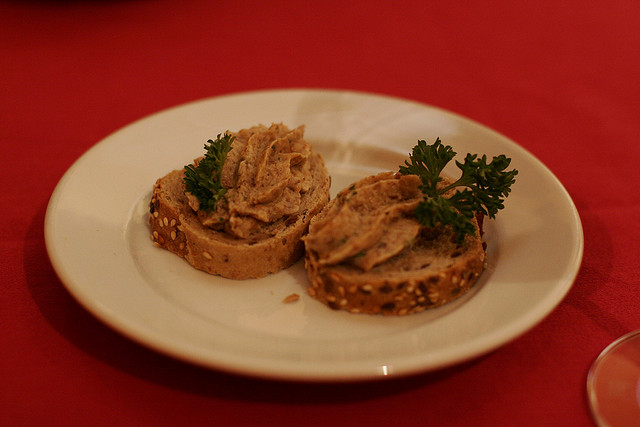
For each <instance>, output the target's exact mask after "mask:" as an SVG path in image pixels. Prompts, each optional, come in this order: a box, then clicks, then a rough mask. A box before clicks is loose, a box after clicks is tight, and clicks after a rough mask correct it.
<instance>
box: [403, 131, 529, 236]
mask: <svg viewBox="0 0 640 427" xmlns="http://www.w3.org/2000/svg"><path fill="white" fill-rule="evenodd" d="M455 155H456V152H455V151H453V149H452V148H451V147H450V146H448V145H447V146H445V145H442V141H440V138H437V139H436V141H435V142H434V143H433V144H431V145H428V144H427V143H426V142H425V141H424V140H420V141H418V144H417V145H416V146H415V147H413V150H412V153H411V154H410V155H409V160H408V161H405V164H404V166H400V173H401V174H403V175H410V174H412V175H418V176H419V177H420V180H421V181H422V185H421V186H420V189H421V190H422V192H423V193H424V195H425V198H424V200H422V201H421V202H420V204H419V205H418V207H417V208H416V210H415V214H416V217H417V218H418V221H419V222H420V223H421V224H422V225H424V226H426V227H435V226H436V225H438V224H441V225H449V226H451V227H452V228H453V230H454V232H455V233H456V237H457V239H458V242H461V241H462V240H463V239H464V236H465V235H466V234H474V233H475V227H474V225H473V223H472V222H471V221H472V218H473V217H474V215H475V214H476V213H477V212H481V213H483V214H485V215H487V216H489V217H490V218H494V217H495V215H496V214H497V213H498V211H499V210H500V209H503V208H504V199H505V198H506V197H507V196H508V195H509V193H510V192H511V185H512V184H513V183H514V182H515V176H516V175H517V174H518V171H517V170H516V169H513V170H510V171H507V170H506V169H507V168H508V167H509V164H510V163H511V159H509V158H507V157H506V156H505V155H500V156H496V157H493V159H492V160H491V162H489V163H487V156H486V155H483V156H482V157H480V158H478V156H477V155H476V154H467V155H466V157H465V159H464V162H458V161H456V166H457V167H458V168H459V169H460V170H461V172H462V175H461V176H460V178H459V179H458V180H457V181H455V182H453V183H452V184H450V185H447V186H446V187H444V188H441V189H438V188H437V185H438V182H440V181H441V180H442V177H441V176H440V174H441V173H442V170H443V169H444V168H445V166H446V165H447V164H448V163H449V162H450V161H451V160H452V159H453V158H454V157H455ZM457 187H465V188H464V189H463V190H461V191H457V192H455V193H454V194H453V195H452V196H451V197H449V198H445V197H444V196H443V194H444V193H446V192H447V191H449V190H451V189H453V188H457Z"/></svg>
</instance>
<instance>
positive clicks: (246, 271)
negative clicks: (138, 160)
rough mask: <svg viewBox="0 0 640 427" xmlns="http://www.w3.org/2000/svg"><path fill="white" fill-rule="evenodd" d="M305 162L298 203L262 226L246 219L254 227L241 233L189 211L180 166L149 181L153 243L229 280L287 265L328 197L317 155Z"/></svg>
mask: <svg viewBox="0 0 640 427" xmlns="http://www.w3.org/2000/svg"><path fill="white" fill-rule="evenodd" d="M279 126H281V125H279ZM253 130H254V128H252V131H253ZM287 131H288V130H287ZM241 136H242V135H240V137H241ZM239 139H240V138H239ZM245 143H246V141H245ZM232 151H233V150H232ZM234 154H237V153H234ZM306 162H307V163H308V166H305V167H308V168H309V171H310V178H309V179H310V182H309V183H308V185H307V186H305V187H304V188H303V189H302V190H301V191H300V195H299V196H298V200H299V207H298V208H297V209H296V210H295V211H294V212H287V214H286V215H283V216H282V217H280V218H277V219H275V220H273V221H271V222H270V223H269V224H267V225H266V228H265V229H266V230H267V231H264V230H260V229H258V230H255V229H254V228H255V226H256V224H262V222H260V221H259V220H257V219H255V218H249V219H250V223H251V226H252V227H254V228H252V229H251V232H250V233H249V232H247V233H249V235H247V236H246V237H242V236H238V235H237V234H236V235H234V234H233V233H229V232H227V230H225V229H224V228H220V227H218V228H212V227H209V226H207V225H206V221H205V222H204V223H203V221H202V216H201V215H199V214H201V213H202V211H196V210H194V208H193V202H192V201H191V202H192V203H191V204H190V200H189V199H190V197H189V196H190V194H189V193H188V192H187V193H186V194H185V192H186V186H185V182H184V177H185V174H184V169H178V170H174V171H172V172H170V173H168V174H167V175H165V176H164V177H162V178H160V179H158V180H157V181H156V183H155V185H154V186H153V193H152V197H151V203H150V216H149V223H150V226H151V235H152V240H153V242H154V244H155V245H156V246H158V247H161V248H164V249H167V250H169V251H171V252H173V253H175V254H177V255H178V256H180V257H182V258H184V259H185V260H186V261H187V262H188V263H189V264H191V265H192V266H193V267H195V268H197V269H200V270H203V271H206V272H208V273H211V274H215V275H220V276H223V277H226V278H230V279H248V278H260V277H264V276H266V275H267V274H270V273H276V272H278V271H280V270H282V269H283V268H287V267H289V266H290V265H292V264H293V263H295V262H296V261H297V260H298V259H300V257H302V255H303V253H304V244H303V242H302V241H301V238H302V236H303V235H304V234H305V233H306V232H307V230H308V226H309V222H310V220H311V218H312V217H313V216H314V215H316V214H317V213H318V212H319V211H320V210H321V209H322V207H324V205H325V204H326V203H327V202H328V200H329V187H330V183H331V179H330V177H329V173H328V171H327V169H326V167H325V164H324V161H323V159H322V157H321V156H320V155H319V154H318V153H315V152H313V151H310V152H309V153H308V157H307V158H306ZM227 194H229V193H227ZM227 214H228V213H227Z"/></svg>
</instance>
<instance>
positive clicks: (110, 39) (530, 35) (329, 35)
mask: <svg viewBox="0 0 640 427" xmlns="http://www.w3.org/2000/svg"><path fill="white" fill-rule="evenodd" d="M390 4H391V2H383V1H353V2H338V1H334V2H332V1H322V0H317V1H313V2H307V3H306V4H303V2H284V1H272V2H230V1H199V0H186V1H170V0H166V1H165V0H157V1H150V0H149V1H125V0H122V1H106V0H105V1H95V2H84V1H24V2H21V1H2V2H0V21H1V24H0V58H1V59H0V61H1V66H0V81H1V83H0V141H1V144H2V151H1V156H2V164H3V167H2V168H1V174H2V190H3V194H2V197H1V200H2V202H1V203H2V239H1V242H2V243H1V246H0V247H1V255H0V267H1V274H2V291H1V292H0V328H1V331H0V424H2V425H61V426H73V425H83V426H84V425H92V426H96V425H230V424H233V425H246V424H251V425H298V424H300V425H302V424H304V425H355V424H356V423H357V424H358V425H360V423H366V424H370V425H427V424H428V425H465V426H466V425H518V426H522V425H536V426H537V425H562V426H573V425H578V426H583V425H591V423H592V421H591V416H590V413H589V406H588V401H587V395H586V390H585V380H586V376H587V371H588V369H589V366H590V364H591V363H592V361H593V360H594V358H595V357H596V356H597V354H598V353H599V352H600V351H601V350H602V349H603V348H604V347H605V346H606V345H607V344H608V343H609V342H610V341H611V340H613V339H615V338H617V337H618V336H620V335H622V334H624V333H626V332H628V331H630V330H633V329H635V328H639V327H640V309H639V308H638V307H639V305H640V279H639V278H638V273H637V272H638V271H639V270H640V262H639V257H638V254H639V253H640V251H639V250H638V248H639V245H638V242H639V241H640V231H639V227H638V225H639V224H640V191H638V189H637V187H636V185H637V182H638V179H639V178H640V173H639V172H638V171H639V169H640V148H639V147H640V144H639V143H638V137H639V135H640V3H638V2H637V0H630V1H612V2H601V1H584V0H583V1H563V2H545V1H543V2H512V1H488V2H470V1H464V2H461V1H433V2H426V1H405V2H396V3H394V4H393V5H390ZM287 87H309V88H332V89H349V90H357V91H366V92H375V93H382V94H388V95H393V96H398V97H403V98H409V99H413V100H416V101H420V102H424V103H428V104H432V105H435V106H438V107H442V108H445V109H448V110H451V111H454V112H456V113H459V114H462V115H464V116H467V117H470V118H472V119H474V120H476V121H479V122H481V123H483V124H485V125H487V126H489V127H491V128H493V129H496V130H497V131H499V132H501V133H503V134H505V135H506V136H508V137H509V138H511V139H513V140H515V141H517V142H518V143H519V144H521V145H522V146H523V147H525V148H526V149H528V150H529V151H531V152H532V153H533V154H534V155H535V156H537V157H538V158H539V159H540V160H541V161H542V162H543V163H545V164H546V165H547V166H548V167H549V168H550V169H551V171H553V173H554V174H556V176H557V177H558V178H559V179H560V181H561V182H562V183H563V184H564V185H565V187H566V188H567V190H568V192H569V193H570V194H571V196H572V198H573V200H574V201H575V204H576V206H577V208H578V210H579V213H580V216H581V220H582V224H583V227H584V233H585V249H584V259H583V263H582V266H581V269H580V272H579V274H578V276H577V279H576V281H575V284H574V286H573V287H572V289H571V290H570V292H569V293H568V295H567V296H566V297H565V298H564V300H563V301H562V302H561V303H560V304H559V306H558V307H557V308H556V309H555V310H554V311H553V312H552V313H551V314H550V315H549V316H548V317H546V318H545V319H544V320H543V321H542V322H541V323H540V324H538V325H537V326H535V327H534V328H533V329H531V330H530V331H528V332H526V333H525V334H523V335H522V336H520V337H519V338H517V339H516V340H514V341H512V342H510V343H508V344H507V345H505V346H503V347H501V348H499V349H497V350H496V351H493V352H491V353H490V354H488V355H485V356H483V357H480V358H477V359H475V360H473V361H470V362H468V363H465V364H462V365H459V366H454V367H451V368H448V369H445V370H442V371H437V372H432V373H426V374H421V375H415V376H411V377H407V378H400V379H394V380H390V381H375V382H371V383H350V384H305V383H286V382H279V381H269V380H259V379H252V378H244V377H238V376H234V375H230V374H226V373H223V372H215V371H210V370H206V369H201V368H199V367H195V366H191V365H188V364H186V363H182V362H179V361H176V360H173V359H171V358H169V357H165V356H163V355H160V354H157V353H155V352H153V351H151V350H148V349H146V348H144V347H142V346H139V345H138V344H135V343H133V342H132V341H130V340H128V339H126V338H124V337H123V336H121V335H120V334H119V333H117V332H115V331H112V330H111V329H109V328H108V327H106V326H104V325H103V324H102V323H100V322H99V321H98V320H96V319H95V318H94V317H93V316H92V315H91V314H90V313H88V312H87V311H85V310H84V309H83V308H82V307H81V306H80V305H79V304H78V303H76V302H75V300H74V299H73V297H72V296H71V295H70V294H69V293H68V292H67V291H66V290H65V288H64V286H63V284H62V283H61V282H60V281H59V280H58V278H57V276H56V274H55V272H54V270H53V268H52V266H51V264H50V262H49V260H48V256H47V253H46V250H45V245H44V239H43V228H44V226H43V221H44V214H45V209H46V206H47V203H48V200H49V197H50V195H51V193H52V191H53V189H54V187H55V185H56V183H57V182H58V180H59V179H60V178H61V177H62V175H63V173H64V172H65V171H66V170H67V169H68V168H69V167H70V166H71V165H72V164H73V162H74V161H75V160H76V159H78V157H79V156H81V155H82V154H83V153H84V152H85V151H86V150H88V149H89V148H90V147H91V146H92V145H94V144H96V143H97V142H98V141H100V140H101V139H103V138H104V137H105V136H107V135H108V134H110V133H111V132H113V131H115V130H117V129H119V128H120V127H122V126H124V125H126V124H128V123H130V122H132V121H134V120H136V119H139V118H141V117H144V116H146V115H148V114H151V113H154V112H156V111H159V110H162V109H165V108H168V107H171V106H175V105H178V104H182V103H185V102H188V101H192V100H196V99H201V98H205V97H211V96H215V95H220V94H228V93H233V92H238V91H250V90H258V89H265V88H287ZM141 161H143V159H141Z"/></svg>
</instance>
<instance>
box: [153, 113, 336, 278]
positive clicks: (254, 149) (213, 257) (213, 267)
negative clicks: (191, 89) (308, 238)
mask: <svg viewBox="0 0 640 427" xmlns="http://www.w3.org/2000/svg"><path fill="white" fill-rule="evenodd" d="M205 149H206V153H205V155H204V156H203V157H200V158H197V159H196V160H195V161H194V162H193V164H190V165H187V166H185V167H184V168H183V169H178V170H174V171H172V172H170V173H169V174H167V175H166V176H164V177H162V178H160V179H158V180H157V182H156V183H155V185H154V187H153V194H152V198H151V203H150V213H151V215H150V225H151V234H152V239H153V241H154V243H155V244H156V245H157V246H160V247H162V248H165V249H167V250H169V251H171V252H173V253H175V254H177V255H179V256H181V257H183V258H184V259H185V260H187V261H188V262H189V263H190V264H191V265H193V266H194V267H196V268H198V269H200V270H204V271H206V272H208V273H211V274H216V275H220V276H223V277H227V278H231V279H247V278H258V277H263V276H266V275H267V274H269V273H275V272H278V271H279V270H281V269H283V268H286V267H289V266H290V265H291V264H293V263H294V262H296V261H297V260H298V259H299V258H300V257H301V256H302V254H303V252H304V244H303V242H302V241H301V238H302V236H303V235H304V234H305V233H306V232H307V229H308V226H309V221H310V220H311V218H312V217H313V216H314V215H315V214H317V213H318V212H319V211H320V210H321V209H322V208H323V207H324V206H325V205H326V203H327V202H328V200H329V187H330V183H331V180H330V177H329V173H328V171H327V169H326V167H325V165H324V162H323V160H322V157H321V156H320V155H319V154H318V153H315V152H314V151H313V147H312V146H311V144H310V143H309V142H307V141H306V140H305V139H304V127H302V126H301V127H298V128H296V129H293V130H290V129H288V128H287V127H286V126H285V125H283V124H273V125H271V126H270V127H266V126H263V125H259V126H254V127H251V128H249V129H243V130H240V131H238V132H235V133H230V132H227V133H225V134H224V135H218V137H217V138H216V139H215V140H209V141H208V142H207V144H205Z"/></svg>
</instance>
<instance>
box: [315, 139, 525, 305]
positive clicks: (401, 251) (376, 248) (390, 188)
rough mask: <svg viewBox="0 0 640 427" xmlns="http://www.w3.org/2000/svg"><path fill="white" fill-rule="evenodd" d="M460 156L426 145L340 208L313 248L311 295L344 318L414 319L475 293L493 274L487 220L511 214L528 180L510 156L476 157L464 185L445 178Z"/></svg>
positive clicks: (323, 224) (348, 192)
mask: <svg viewBox="0 0 640 427" xmlns="http://www.w3.org/2000/svg"><path fill="white" fill-rule="evenodd" d="M455 155H456V153H455V152H454V151H453V149H452V148H451V147H449V146H444V145H442V143H441V141H440V140H439V139H438V140H436V142H435V143H434V144H432V145H428V144H427V143H426V142H425V141H419V142H418V144H417V145H416V146H415V147H414V148H413V151H412V154H411V155H410V156H409V160H408V161H406V162H405V165H404V166H400V168H399V172H386V173H381V174H378V175H375V176H370V177H367V178H364V179H362V180H360V181H358V182H356V183H354V184H353V185H351V186H350V187H348V188H346V189H344V190H342V191H341V192H340V193H339V194H338V195H337V196H336V197H335V198H334V199H333V200H331V202H329V204H327V206H325V208H324V209H323V210H322V212H321V213H320V214H318V215H317V216H315V217H314V219H313V220H312V221H311V225H310V228H309V234H308V235H307V236H306V237H305V238H304V241H305V245H306V256H305V266H306V269H307V275H308V277H309V281H310V286H309V288H308V292H309V294H310V295H311V296H312V297H314V298H316V299H318V300H319V301H321V302H323V303H325V304H327V305H328V306H329V307H331V308H333V309H336V310H338V309H342V310H348V311H350V312H352V313H371V314H376V313H382V314H394V315H405V314H408V313H416V312H420V311H423V310H425V309H427V308H432V307H438V306H441V305H443V304H445V303H447V302H449V301H452V300H454V299H455V298H458V297H460V296H461V295H463V294H464V293H465V292H467V291H468V290H469V289H470V288H471V287H472V286H473V284H474V283H475V282H476V281H477V279H478V277H479V276H480V274H481V273H482V272H483V270H484V268H485V264H486V245H485V243H484V242H483V240H482V235H483V231H482V220H483V218H484V216H488V217H490V218H493V217H494V216H495V215H496V213H497V211H498V210H499V209H502V208H503V201H504V198H505V197H507V196H508V194H509V192H510V187H511V184H513V182H514V181H515V179H514V177H515V175H516V174H517V173H518V172H517V170H515V169H514V170H511V171H507V170H506V169H507V167H508V166H509V164H510V159H509V158H507V157H505V156H504V155H501V156H497V157H494V158H493V160H492V161H491V162H489V163H487V158H486V156H483V157H481V158H478V156H476V155H471V154H468V155H467V156H466V158H465V159H464V162H456V165H457V166H458V168H459V169H461V176H460V177H459V179H452V178H447V177H443V176H441V173H442V170H443V169H444V167H445V166H446V165H447V164H448V163H449V162H450V161H451V160H452V159H453V157H454V156H455Z"/></svg>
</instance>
